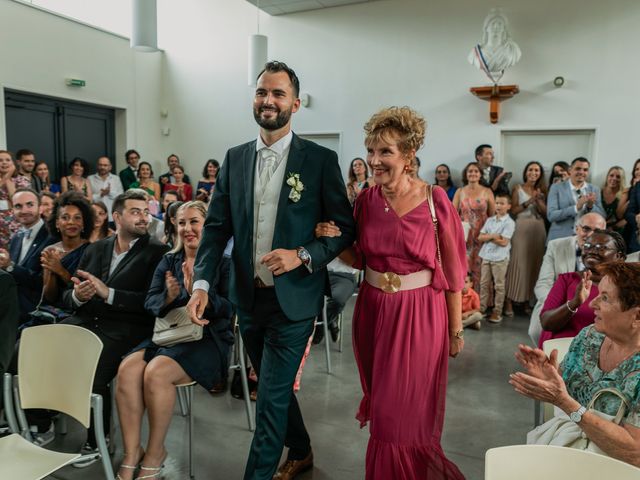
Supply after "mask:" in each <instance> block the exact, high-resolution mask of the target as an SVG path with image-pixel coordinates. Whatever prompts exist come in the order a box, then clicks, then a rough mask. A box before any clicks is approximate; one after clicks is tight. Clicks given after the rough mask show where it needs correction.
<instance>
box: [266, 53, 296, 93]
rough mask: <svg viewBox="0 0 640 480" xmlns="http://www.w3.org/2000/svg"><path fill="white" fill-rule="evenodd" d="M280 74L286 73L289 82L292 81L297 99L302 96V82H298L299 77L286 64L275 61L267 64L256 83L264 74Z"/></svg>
mask: <svg viewBox="0 0 640 480" xmlns="http://www.w3.org/2000/svg"><path fill="white" fill-rule="evenodd" d="M265 72H269V73H279V72H285V73H286V74H287V75H288V76H289V80H291V86H292V87H293V95H294V97H295V98H298V95H299V94H300V80H298V76H297V75H296V72H294V71H293V69H292V68H290V67H289V66H288V65H287V64H286V63H284V62H278V61H277V60H273V61H271V62H267V63H265V65H264V68H263V69H262V71H261V72H260V73H259V74H258V76H257V77H256V81H257V80H258V79H259V78H260V77H261V76H262V74H263V73H265Z"/></svg>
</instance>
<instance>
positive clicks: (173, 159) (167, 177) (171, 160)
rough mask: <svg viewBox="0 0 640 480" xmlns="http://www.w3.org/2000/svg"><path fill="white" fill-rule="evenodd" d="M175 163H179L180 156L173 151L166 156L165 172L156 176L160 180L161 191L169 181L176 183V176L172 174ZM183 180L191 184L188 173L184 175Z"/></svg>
mask: <svg viewBox="0 0 640 480" xmlns="http://www.w3.org/2000/svg"><path fill="white" fill-rule="evenodd" d="M177 165H180V158H179V157H178V155H176V154H175V153H172V154H171V155H169V156H168V157H167V166H168V167H169V170H168V171H167V172H166V173H163V174H162V175H160V177H159V178H158V181H159V182H160V186H161V187H162V193H164V192H165V191H166V186H167V185H169V184H170V183H176V178H175V177H174V176H173V169H174V167H176V166H177ZM184 182H185V183H188V184H189V185H191V180H190V179H189V175H185V176H184Z"/></svg>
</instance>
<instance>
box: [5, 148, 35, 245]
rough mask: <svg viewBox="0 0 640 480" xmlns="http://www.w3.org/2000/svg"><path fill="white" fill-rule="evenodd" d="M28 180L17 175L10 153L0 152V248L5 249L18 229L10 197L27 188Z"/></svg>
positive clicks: (16, 168) (18, 225)
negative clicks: (20, 189) (18, 189)
mask: <svg viewBox="0 0 640 480" xmlns="http://www.w3.org/2000/svg"><path fill="white" fill-rule="evenodd" d="M30 185H31V184H30V183H29V180H28V179H27V178H25V177H23V176H22V175H18V167H17V166H16V163H15V162H14V161H13V156H12V155H11V152H8V151H7V150H0V248H7V247H8V246H9V240H11V237H12V236H13V234H14V233H15V232H17V231H18V229H19V228H20V224H19V223H18V222H17V221H16V220H15V218H13V212H12V210H11V197H13V194H14V193H15V191H16V189H17V188H29V186H30Z"/></svg>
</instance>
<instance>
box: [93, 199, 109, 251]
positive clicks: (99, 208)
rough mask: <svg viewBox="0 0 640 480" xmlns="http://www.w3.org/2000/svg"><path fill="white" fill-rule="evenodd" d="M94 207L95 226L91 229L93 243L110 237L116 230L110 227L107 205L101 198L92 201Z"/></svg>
mask: <svg viewBox="0 0 640 480" xmlns="http://www.w3.org/2000/svg"><path fill="white" fill-rule="evenodd" d="M91 208H92V209H93V218H94V221H93V228H92V229H91V237H90V238H89V241H90V242H91V243H93V242H97V241H98V240H102V239H103V238H107V237H110V236H111V235H113V234H114V233H115V232H114V231H113V230H111V229H110V228H109V217H108V210H107V206H106V205H105V204H104V203H103V202H102V201H101V200H94V201H93V202H91Z"/></svg>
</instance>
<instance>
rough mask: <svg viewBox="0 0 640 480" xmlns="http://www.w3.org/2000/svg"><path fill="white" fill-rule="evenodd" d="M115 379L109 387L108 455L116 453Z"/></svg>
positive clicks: (116, 407)
mask: <svg viewBox="0 0 640 480" xmlns="http://www.w3.org/2000/svg"><path fill="white" fill-rule="evenodd" d="M116 389H117V386H116V379H115V378H114V379H113V380H112V381H111V385H110V387H109V393H110V394H111V395H110V397H111V398H110V400H111V421H110V422H109V455H114V454H115V453H116V438H117V433H118V425H117V424H116V421H117V420H116V418H117V417H118V415H117V414H116V413H117V411H118V404H117V402H116Z"/></svg>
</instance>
